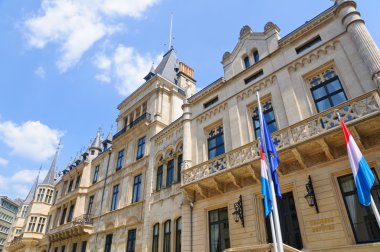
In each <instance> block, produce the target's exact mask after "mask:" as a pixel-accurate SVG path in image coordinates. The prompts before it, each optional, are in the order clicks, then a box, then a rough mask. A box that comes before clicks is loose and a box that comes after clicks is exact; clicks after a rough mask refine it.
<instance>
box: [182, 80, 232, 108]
mask: <svg viewBox="0 0 380 252" xmlns="http://www.w3.org/2000/svg"><path fill="white" fill-rule="evenodd" d="M225 82H226V80H225V79H224V78H223V77H220V78H219V79H217V80H216V81H214V82H212V83H211V84H209V85H208V86H206V87H205V88H203V89H202V90H201V91H199V92H198V93H196V94H194V95H193V96H191V97H190V98H189V99H187V100H188V102H189V103H196V102H198V101H199V100H201V99H202V98H203V97H205V96H207V95H209V94H210V93H213V92H214V91H215V90H216V89H218V88H219V87H221V86H222V85H223V84H224V83H225Z"/></svg>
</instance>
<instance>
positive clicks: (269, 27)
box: [264, 21, 280, 32]
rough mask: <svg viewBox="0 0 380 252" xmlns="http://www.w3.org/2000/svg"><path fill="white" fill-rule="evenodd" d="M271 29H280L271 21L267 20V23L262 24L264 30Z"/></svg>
mask: <svg viewBox="0 0 380 252" xmlns="http://www.w3.org/2000/svg"><path fill="white" fill-rule="evenodd" d="M272 29H275V30H277V31H280V28H278V26H277V25H276V24H274V23H273V22H270V21H269V22H268V23H266V24H265V26H264V32H267V31H270V30H272Z"/></svg>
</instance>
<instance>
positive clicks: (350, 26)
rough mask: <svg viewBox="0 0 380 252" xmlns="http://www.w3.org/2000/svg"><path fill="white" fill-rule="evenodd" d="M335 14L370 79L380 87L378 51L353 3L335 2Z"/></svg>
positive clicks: (346, 1) (337, 0) (347, 1)
mask: <svg viewBox="0 0 380 252" xmlns="http://www.w3.org/2000/svg"><path fill="white" fill-rule="evenodd" d="M335 3H336V5H337V10H336V11H337V13H338V15H339V16H340V17H341V18H342V22H343V25H344V26H345V27H346V29H347V32H348V33H349V34H350V35H351V37H352V40H353V42H354V44H355V46H356V48H357V50H358V52H359V54H360V57H361V58H362V59H363V61H364V62H365V64H366V65H367V67H368V68H369V71H370V73H371V78H372V79H373V80H374V81H375V83H376V84H377V85H378V86H379V87H380V51H379V48H378V47H377V45H376V43H375V41H374V40H373V38H372V36H371V34H370V33H369V31H368V29H367V27H366V26H365V24H364V21H363V19H361V16H360V13H359V12H358V11H357V10H356V3H355V1H351V0H336V1H335Z"/></svg>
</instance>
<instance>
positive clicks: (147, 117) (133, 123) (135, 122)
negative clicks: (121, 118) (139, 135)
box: [113, 112, 151, 140]
mask: <svg viewBox="0 0 380 252" xmlns="http://www.w3.org/2000/svg"><path fill="white" fill-rule="evenodd" d="M145 119H146V120H148V121H150V120H151V115H150V114H149V113H148V112H145V113H144V114H142V115H141V116H139V117H137V118H136V119H135V120H133V121H132V122H130V123H129V124H128V125H127V126H125V127H124V128H122V129H121V130H120V131H119V132H117V133H116V134H115V135H114V136H113V140H115V139H116V138H118V137H119V136H121V135H122V134H124V133H125V132H126V131H127V130H129V129H131V128H133V127H134V126H136V125H137V124H139V122H141V121H143V120H145Z"/></svg>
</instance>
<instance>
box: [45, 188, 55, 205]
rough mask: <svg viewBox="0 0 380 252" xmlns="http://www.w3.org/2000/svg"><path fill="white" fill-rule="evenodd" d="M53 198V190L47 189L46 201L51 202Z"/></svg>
mask: <svg viewBox="0 0 380 252" xmlns="http://www.w3.org/2000/svg"><path fill="white" fill-rule="evenodd" d="M52 198H53V190H50V189H47V191H46V196H45V203H48V204H50V202H51V199H52Z"/></svg>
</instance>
